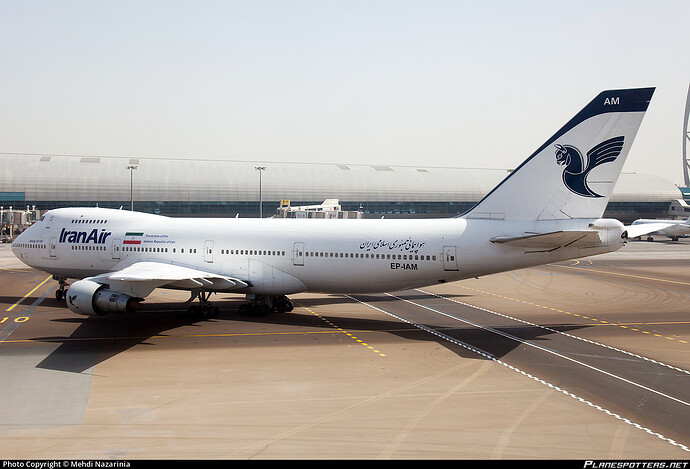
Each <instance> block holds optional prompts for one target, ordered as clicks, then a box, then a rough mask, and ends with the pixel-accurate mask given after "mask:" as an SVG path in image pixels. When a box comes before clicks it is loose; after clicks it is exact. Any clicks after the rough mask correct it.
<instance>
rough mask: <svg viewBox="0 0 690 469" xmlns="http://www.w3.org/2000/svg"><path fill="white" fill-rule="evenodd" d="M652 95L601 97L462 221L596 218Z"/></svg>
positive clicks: (643, 90)
mask: <svg viewBox="0 0 690 469" xmlns="http://www.w3.org/2000/svg"><path fill="white" fill-rule="evenodd" d="M653 93H654V88H641V89H628V90H612V91H605V92H603V93H601V94H600V95H599V96H597V97H596V98H594V100H593V101H592V102H590V103H589V104H588V105H587V106H586V107H585V108H584V109H583V110H582V111H580V112H579V113H578V114H577V115H576V116H575V117H573V118H572V119H571V120H570V122H568V123H567V124H566V125H565V126H563V128H562V129H561V130H559V131H558V132H556V134H555V135H554V136H553V137H551V138H550V139H549V140H548V141H546V143H544V144H543V145H542V146H541V147H540V148H539V149H538V150H537V151H536V152H535V153H534V154H532V156H530V157H529V158H527V160H526V161H525V162H524V163H522V164H521V165H520V166H519V167H518V168H517V169H516V170H514V171H513V172H511V173H510V174H509V175H508V177H506V178H505V179H504V180H503V182H501V183H500V184H499V185H498V186H496V188H495V189H494V190H493V191H491V192H490V193H489V194H488V195H487V196H486V197H484V198H483V199H482V200H481V201H480V202H479V203H478V204H477V205H475V206H474V207H473V208H472V209H471V210H470V211H468V212H467V213H465V214H463V215H462V217H463V218H485V219H496V220H567V219H574V218H600V217H601V216H602V215H603V213H604V209H605V208H606V205H607V204H608V201H609V197H610V196H611V193H612V192H613V188H614V186H615V184H616V181H617V180H618V176H619V175H620V173H621V169H622V168H623V163H625V159H626V157H627V156H628V152H629V150H630V146H631V145H632V142H633V139H634V138H635V135H636V133H637V129H638V128H639V126H640V123H641V122H642V117H643V116H644V113H645V111H646V110H647V107H648V106H649V102H650V100H651V98H652V94H653Z"/></svg>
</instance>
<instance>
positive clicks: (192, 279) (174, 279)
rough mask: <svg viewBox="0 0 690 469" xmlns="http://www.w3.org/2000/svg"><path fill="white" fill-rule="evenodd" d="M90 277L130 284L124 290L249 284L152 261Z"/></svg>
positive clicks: (222, 287) (225, 288)
mask: <svg viewBox="0 0 690 469" xmlns="http://www.w3.org/2000/svg"><path fill="white" fill-rule="evenodd" d="M92 280H94V281H97V282H99V283H109V284H110V283H114V284H117V285H119V286H121V287H122V286H125V285H127V286H129V288H127V290H137V291H141V290H144V291H146V290H149V291H152V290H153V289H154V288H160V287H169V288H178V289H184V290H192V289H197V288H203V289H205V290H216V291H232V290H239V289H242V288H246V287H248V286H249V285H248V283H247V282H245V281H243V280H240V279H237V278H232V277H227V276H224V275H219V274H214V273H211V272H205V271H203V270H199V269H193V268H190V267H184V266H181V265H175V264H168V263H164V262H151V261H143V262H135V263H134V264H132V265H130V266H128V267H125V268H123V269H122V270H118V271H116V272H108V273H105V274H101V275H99V276H97V277H93V278H92ZM123 290H125V289H123Z"/></svg>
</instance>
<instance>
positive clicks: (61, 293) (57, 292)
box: [55, 290, 65, 301]
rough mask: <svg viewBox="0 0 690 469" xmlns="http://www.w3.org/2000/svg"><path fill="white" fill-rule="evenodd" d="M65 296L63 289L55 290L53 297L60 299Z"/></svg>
mask: <svg viewBox="0 0 690 469" xmlns="http://www.w3.org/2000/svg"><path fill="white" fill-rule="evenodd" d="M63 298H65V291H64V290H55V299H56V300H58V301H59V300H62V299H63Z"/></svg>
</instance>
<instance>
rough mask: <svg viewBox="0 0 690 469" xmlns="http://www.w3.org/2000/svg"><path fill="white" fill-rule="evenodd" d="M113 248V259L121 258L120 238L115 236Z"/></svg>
mask: <svg viewBox="0 0 690 469" xmlns="http://www.w3.org/2000/svg"><path fill="white" fill-rule="evenodd" d="M111 249H112V250H113V259H119V258H120V255H121V254H120V250H121V249H122V240H121V239H119V238H114V239H113V245H112V247H111Z"/></svg>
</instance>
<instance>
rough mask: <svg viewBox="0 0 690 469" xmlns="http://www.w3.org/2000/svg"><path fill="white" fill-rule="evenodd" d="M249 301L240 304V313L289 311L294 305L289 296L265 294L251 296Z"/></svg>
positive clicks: (255, 314) (262, 313) (253, 314)
mask: <svg viewBox="0 0 690 469" xmlns="http://www.w3.org/2000/svg"><path fill="white" fill-rule="evenodd" d="M247 298H248V299H249V300H250V301H249V303H244V304H243V305H241V306H240V314H241V315H243V316H264V315H266V314H270V313H289V312H290V311H292V310H293V308H294V306H293V304H292V301H290V299H289V298H288V297H287V296H284V295H279V296H263V295H256V296H254V297H250V295H247Z"/></svg>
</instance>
